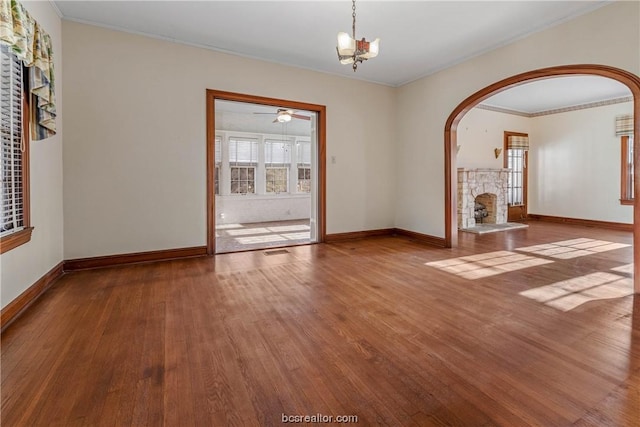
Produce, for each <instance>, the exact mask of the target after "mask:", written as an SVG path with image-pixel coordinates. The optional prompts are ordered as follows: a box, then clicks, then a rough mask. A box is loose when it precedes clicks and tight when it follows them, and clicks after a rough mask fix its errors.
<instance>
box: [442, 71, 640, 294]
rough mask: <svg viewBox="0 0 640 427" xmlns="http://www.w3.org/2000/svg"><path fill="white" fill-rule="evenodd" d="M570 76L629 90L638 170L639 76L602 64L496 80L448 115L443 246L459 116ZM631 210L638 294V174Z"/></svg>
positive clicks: (449, 238)
mask: <svg viewBox="0 0 640 427" xmlns="http://www.w3.org/2000/svg"><path fill="white" fill-rule="evenodd" d="M570 75H596V76H602V77H608V78H611V79H614V80H617V81H619V82H621V83H622V84H624V85H626V86H627V87H629V89H630V90H631V93H632V94H633V111H634V138H633V140H634V145H635V146H634V153H636V154H635V156H634V157H635V158H634V170H640V158H639V156H638V149H639V145H640V142H639V137H640V125H639V124H640V77H638V76H637V75H635V74H633V73H631V72H629V71H625V70H621V69H619V68H614V67H609V66H606V65H593V64H584V65H562V66H557V67H549V68H542V69H539V70H534V71H528V72H526V73H522V74H517V75H515V76H511V77H508V78H506V79H504V80H500V81H499V82H496V83H494V84H492V85H489V86H487V87H485V88H484V89H481V90H479V91H478V92H476V93H474V94H473V95H471V96H469V97H468V98H467V99H465V100H464V101H462V102H461V103H460V104H459V105H458V106H457V107H456V108H455V109H454V110H453V112H452V113H451V115H450V116H449V118H448V119H447V122H446V124H445V128H444V157H445V177H444V185H445V193H444V194H445V246H446V247H452V246H454V245H455V243H456V240H457V235H458V230H457V226H456V224H457V221H456V215H457V210H456V206H457V193H456V188H455V187H454V185H453V183H455V182H456V179H457V171H456V164H455V162H456V159H455V155H454V153H455V152H456V146H457V137H456V131H457V127H458V123H459V122H460V120H461V119H462V117H463V116H464V115H465V114H466V113H467V112H468V111H469V110H470V109H472V108H473V107H475V106H476V105H477V104H479V103H480V102H482V101H483V100H485V99H486V98H489V97H490V96H492V95H495V94H496V93H498V92H502V91H504V90H507V89H509V88H512V87H514V86H518V85H520V84H522V83H527V82H531V81H534V80H541V79H547V78H551V77H559V76H570ZM634 186H635V190H634V208H633V224H634V234H633V259H634V289H635V292H636V293H638V294H640V233H639V232H635V230H636V229H637V228H640V188H639V187H640V174H637V173H636V174H635V176H634Z"/></svg>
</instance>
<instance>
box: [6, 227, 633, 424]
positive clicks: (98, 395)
mask: <svg viewBox="0 0 640 427" xmlns="http://www.w3.org/2000/svg"><path fill="white" fill-rule="evenodd" d="M577 239H582V240H577ZM567 241H568V242H569V243H566V242H567ZM594 241H596V243H593V242H594ZM597 241H606V242H612V243H623V244H628V245H630V244H631V241H632V236H631V234H630V233H627V232H622V231H610V230H598V229H595V228H587V227H580V226H567V225H560V224H548V223H542V222H532V223H531V224H530V227H529V228H528V229H524V230H514V231H509V232H506V233H495V234H487V235H482V236H478V235H471V234H466V233H460V245H459V247H458V248H456V249H435V248H430V247H427V246H424V245H420V244H418V243H415V242H412V241H410V240H408V239H406V238H401V237H381V238H370V239H366V240H360V241H345V242H340V243H335V244H321V245H312V246H297V247H292V248H289V249H288V253H285V254H280V255H271V256H265V255H264V253H263V252H247V253H237V254H226V255H219V256H216V257H215V258H200V259H188V260H179V261H171V262H163V263H155V264H146V265H135V266H126V267H117V268H109V269H101V270H93V271H81V272H74V273H70V274H67V275H65V276H64V277H63V278H62V279H61V280H60V281H58V282H57V283H56V284H55V285H54V286H53V287H52V288H51V290H50V291H49V292H47V293H46V294H45V295H44V296H43V297H42V298H41V299H40V300H39V301H37V302H36V303H35V304H34V305H33V306H32V307H30V308H29V309H28V311H27V312H26V313H25V314H24V315H23V316H22V317H21V318H19V319H18V320H17V321H16V322H14V323H13V324H12V325H10V326H9V328H7V330H6V331H5V333H4V334H3V335H2V343H1V344H2V347H1V353H2V354H1V363H2V365H1V368H2V379H1V381H2V383H1V387H2V389H1V398H2V401H1V421H2V426H54V425H60V426H130V425H131V426H162V425H165V426H276V425H281V424H282V420H283V414H284V415H285V416H292V415H309V416H312V415H316V414H322V415H325V416H332V417H334V420H335V417H337V416H342V415H352V416H357V423H354V425H363V426H367V425H386V426H484V427H488V426H509V427H514V426H599V427H601V426H638V425H640V422H639V420H640V298H635V300H634V298H633V296H632V295H627V296H616V295H618V294H615V292H617V291H618V290H620V289H624V286H627V283H628V282H630V281H629V280H627V282H625V281H624V280H625V279H628V278H629V277H630V274H629V273H628V272H625V268H620V267H624V266H625V265H628V264H629V263H630V262H632V248H631V246H624V247H616V248H615V249H611V248H613V247H614V246H607V244H602V243H597ZM558 242H565V243H562V244H558V245H555V246H553V247H552V248H551V250H550V249H549V247H546V249H545V247H543V248H541V249H540V248H539V249H540V250H539V251H538V252H539V253H533V252H532V249H527V250H520V249H522V248H530V247H531V246H535V245H542V244H550V243H558ZM563 245H564V246H563ZM572 245H573V246H572ZM556 246H560V247H561V248H560V250H557V249H554V248H555V247H556ZM574 246H576V247H574ZM567 247H569V249H566V250H565V249H562V248H567ZM589 247H591V248H596V249H593V250H591V251H589V250H588V249H580V248H589ZM597 248H601V249H597ZM602 248H604V249H602ZM607 248H609V249H607ZM535 250H537V249H534V251H535ZM545 250H546V251H547V252H544V251H545ZM598 250H600V252H598ZM571 251H582V252H571ZM494 252H495V253H498V252H501V254H499V255H491V256H489V257H486V259H482V257H479V258H477V257H476V258H477V259H476V258H471V259H469V258H467V259H464V258H463V259H461V257H469V256H474V255H477V254H485V253H494ZM505 252H506V253H505ZM583 252H584V253H583ZM542 253H545V254H546V255H545V254H542ZM567 254H569V255H567ZM500 257H502V258H500ZM524 257H529V258H524ZM563 257H564V258H563ZM530 258H532V259H533V260H534V261H535V262H533V263H531V259H530ZM539 260H544V261H545V263H539V262H540V261H539ZM445 261H446V262H445ZM527 263H529V264H527ZM427 264H429V265H427ZM527 265H529V266H528V267H527ZM443 266H444V267H443ZM616 268H617V270H612V269H616ZM627 268H628V267H627ZM618 270H621V271H618ZM472 273H473V274H476V275H475V276H473V274H472ZM595 273H598V275H596V276H594V274H595ZM605 273H606V275H605V276H603V274H605ZM469 274H471V276H469ZM610 275H613V276H610ZM470 277H472V278H470ZM575 277H582V278H583V279H581V280H582V281H581V282H579V283H578V284H576V282H573V281H572V282H566V281H567V280H572V279H573V278H575ZM585 277H586V278H587V279H584V278H585ZM594 277H607V278H610V277H619V278H620V279H621V281H615V286H614V285H611V286H612V287H611V286H610V285H609V284H607V283H604V284H603V283H602V282H597V281H596V282H593V283H591V282H588V280H592V279H589V278H594ZM585 281H586V282H585ZM558 282H562V283H561V284H560V285H558ZM585 283H586V284H585ZM544 286H550V288H542V287H544ZM607 286H610V287H609V288H607ZM538 288H539V289H550V291H549V292H551V293H550V294H549V295H550V297H549V299H548V300H545V299H541V300H540V301H538V300H536V299H533V298H531V297H527V296H525V295H527V294H526V292H527V291H531V290H534V289H538ZM603 289H604V291H603ZM563 292H564V293H563ZM611 292H613V293H611ZM521 293H524V294H521ZM593 295H595V296H596V297H599V296H604V297H608V298H606V299H595V300H592V301H588V299H589V298H587V297H589V296H593ZM577 297H580V298H583V297H584V298H587V299H586V300H585V301H587V302H584V303H582V304H579V305H577V306H575V307H571V306H572V304H569V305H562V304H560V305H557V306H553V305H550V303H551V302H555V303H557V302H558V301H560V303H562V301H563V300H564V299H565V298H568V300H567V301H569V302H575V298H577ZM580 301H582V300H580ZM568 307H571V308H568ZM306 425H321V424H319V423H310V424H306ZM323 425H326V424H323Z"/></svg>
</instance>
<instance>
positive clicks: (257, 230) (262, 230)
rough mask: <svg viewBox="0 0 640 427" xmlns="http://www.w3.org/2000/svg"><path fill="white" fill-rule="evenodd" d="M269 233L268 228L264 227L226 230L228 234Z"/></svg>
mask: <svg viewBox="0 0 640 427" xmlns="http://www.w3.org/2000/svg"><path fill="white" fill-rule="evenodd" d="M267 233H271V231H269V229H267V228H264V227H256V228H245V229H242V230H227V234H228V235H229V236H246V235H248V234H267Z"/></svg>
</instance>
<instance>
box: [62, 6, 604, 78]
mask: <svg viewBox="0 0 640 427" xmlns="http://www.w3.org/2000/svg"><path fill="white" fill-rule="evenodd" d="M606 3H607V2H606V1H490V2H487V1H465V2H463V1H364V0H360V1H358V2H357V4H356V6H357V24H356V36H357V37H358V38H361V37H366V38H367V39H368V40H373V39H374V38H376V37H380V39H381V42H380V55H379V56H378V57H377V58H374V59H372V60H370V61H368V62H365V63H364V64H362V65H360V66H359V68H358V71H357V73H354V72H353V71H352V70H351V67H350V66H345V65H340V64H339V63H338V60H337V57H336V49H335V45H336V34H337V32H338V31H346V32H350V30H351V3H350V2H349V1H346V0H343V1H253V2H249V1H55V4H56V5H57V7H58V8H59V9H60V11H61V13H62V15H63V17H64V18H65V19H70V20H75V21H80V22H85V23H90V24H95V25H101V26H106V27H109V28H114V29H119V30H124V31H129V32H134V33H139V34H145V35H150V36H154V37H159V38H163V39H169V40H172V41H177V42H183V43H188V44H192V45H196V46H201V47H205V48H209V49H213V50H217V51H223V52H230V53H234V54H238V55H243V56H248V57H253V58H258V59H263V60H267V61H272V62H278V63H283V64H287V65H292V66H296V67H302V68H308V69H313V70H317V71H321V72H327V73H332V74H338V75H343V76H347V77H352V78H358V79H363V80H368V81H372V82H377V83H381V84H385V85H391V86H398V85H401V84H404V83H407V82H410V81H413V80H416V79H418V78H420V77H423V76H425V75H428V74H431V73H434V72H436V71H438V70H441V69H444V68H446V67H449V66H451V65H454V64H456V63H459V62H462V61H464V60H466V59H468V58H471V57H473V56H476V55H479V54H481V53H483V52H486V51H489V50H491V49H495V48H497V47H500V46H502V45H505V44H507V43H510V42H512V41H514V40H516V39H518V38H521V37H524V36H526V35H528V34H531V33H534V32H537V31H541V30H543V29H545V28H548V27H550V26H553V25H557V24H559V23H561V22H564V21H566V20H569V19H571V18H573V17H576V16H578V15H581V14H584V13H586V12H589V11H592V10H594V9H596V8H598V7H601V6H603V5H605V4H606Z"/></svg>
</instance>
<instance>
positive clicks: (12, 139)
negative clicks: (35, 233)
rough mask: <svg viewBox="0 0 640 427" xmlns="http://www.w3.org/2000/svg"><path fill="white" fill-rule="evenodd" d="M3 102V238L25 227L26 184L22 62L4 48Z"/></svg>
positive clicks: (0, 105) (0, 92)
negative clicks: (24, 173)
mask: <svg viewBox="0 0 640 427" xmlns="http://www.w3.org/2000/svg"><path fill="white" fill-rule="evenodd" d="M0 57H1V58H0V62H1V67H2V68H1V69H0V95H1V100H2V102H1V103H0V113H1V120H0V124H1V127H2V136H1V140H2V163H1V165H0V167H1V171H0V179H2V183H1V185H0V192H1V193H0V200H1V201H2V202H1V203H2V211H1V213H0V215H1V218H0V221H1V223H0V235H6V234H11V233H14V232H16V231H19V230H21V229H22V228H23V227H24V193H23V192H24V186H23V184H24V182H23V169H22V156H23V153H24V150H25V146H24V141H23V135H22V92H23V74H22V61H20V60H18V58H17V57H16V56H15V55H13V53H11V52H10V51H9V50H8V48H7V47H6V46H5V45H2V46H1V49H0Z"/></svg>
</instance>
